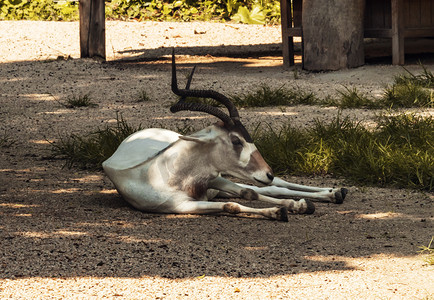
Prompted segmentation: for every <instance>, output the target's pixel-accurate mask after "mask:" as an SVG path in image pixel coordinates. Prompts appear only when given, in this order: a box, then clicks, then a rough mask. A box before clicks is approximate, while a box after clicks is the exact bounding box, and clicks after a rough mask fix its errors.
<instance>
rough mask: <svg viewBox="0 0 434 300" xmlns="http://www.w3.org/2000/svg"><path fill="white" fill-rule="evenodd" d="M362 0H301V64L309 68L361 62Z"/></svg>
mask: <svg viewBox="0 0 434 300" xmlns="http://www.w3.org/2000/svg"><path fill="white" fill-rule="evenodd" d="M364 8H365V0H351V1H342V0H303V13H302V14H303V16H302V22H303V26H302V27H303V45H304V49H303V67H304V68H305V69H307V70H311V71H322V70H338V69H342V68H354V67H358V66H361V65H363V64H364V62H365V53H364V46H363V20H364Z"/></svg>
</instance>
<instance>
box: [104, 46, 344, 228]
mask: <svg viewBox="0 0 434 300" xmlns="http://www.w3.org/2000/svg"><path fill="white" fill-rule="evenodd" d="M193 73H194V69H193V71H192V72H191V74H190V76H189V78H188V81H187V86H186V88H185V89H179V88H178V83H177V78H176V63H175V56H174V54H172V91H173V92H174V93H175V94H176V95H178V96H180V100H179V102H177V103H176V104H174V105H173V106H172V107H171V108H170V110H171V111H172V112H173V113H175V112H178V111H182V110H187V111H199V112H204V113H208V114H211V115H213V116H215V117H217V118H218V119H220V121H219V122H218V123H216V124H215V125H212V126H209V127H207V128H205V129H202V130H200V131H198V132H196V133H193V134H191V135H187V136H182V135H180V134H178V133H176V132H173V131H169V130H165V129H158V128H152V129H144V130H141V131H139V132H136V133H134V134H132V135H130V136H129V137H128V138H126V139H125V140H124V141H123V142H122V143H121V145H120V146H119V148H118V149H117V150H116V152H115V153H114V154H113V155H112V156H111V157H110V158H109V159H107V160H106V161H105V162H104V163H103V168H104V171H105V172H106V174H107V175H108V177H109V178H110V179H111V181H112V182H113V183H114V185H115V186H116V189H117V190H118V192H119V193H120V194H121V195H122V196H123V198H124V199H125V200H126V201H128V202H129V203H130V204H131V205H132V206H134V207H135V208H137V209H139V210H142V211H145V212H154V213H177V214H209V213H218V212H226V213H231V214H238V213H250V214H259V215H262V216H265V217H267V218H270V219H276V220H281V221H288V211H289V212H292V213H300V214H311V213H313V212H314V210H315V206H314V205H313V203H312V202H311V201H310V200H308V199H311V200H320V201H331V202H335V203H342V201H343V200H344V198H345V196H346V193H347V190H346V189H332V188H316V187H308V186H302V185H297V184H292V183H288V182H286V181H284V180H282V179H280V178H277V177H274V176H273V172H272V170H271V168H270V167H269V166H268V164H267V163H266V162H265V160H264V159H263V157H262V156H261V154H260V153H259V151H258V150H257V148H256V147H255V145H254V144H253V140H252V138H251V137H250V135H249V133H248V132H247V130H246V128H245V127H244V126H243V124H242V123H241V122H240V117H239V114H238V111H237V109H236V107H235V106H234V104H233V103H232V102H231V101H230V100H229V99H228V98H227V97H226V96H224V95H223V94H221V93H218V92H216V91H213V90H194V89H190V83H191V80H192V77H193ZM186 97H198V98H211V99H214V100H216V101H218V102H220V103H221V104H222V105H223V106H225V107H226V109H227V110H228V112H229V113H228V114H226V113H224V112H223V111H222V110H221V109H219V108H216V107H213V106H210V105H207V104H202V103H191V102H186V101H185V98H186ZM224 175H229V176H233V177H236V178H239V179H241V180H247V181H250V182H251V183H254V184H256V185H259V186H261V187H257V186H248V185H240V184H235V183H233V182H231V181H230V180H228V179H226V178H224V177H222V176H224ZM214 197H219V198H236V197H240V198H245V199H250V200H259V201H266V202H269V203H272V204H273V205H275V207H272V208H251V207H246V206H243V205H240V204H238V203H234V202H216V201H208V200H210V199H212V198H214ZM292 197H294V198H298V199H300V200H292V199H289V198H292ZM282 198H283V199H282Z"/></svg>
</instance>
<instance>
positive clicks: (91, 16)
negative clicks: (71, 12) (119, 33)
mask: <svg viewBox="0 0 434 300" xmlns="http://www.w3.org/2000/svg"><path fill="white" fill-rule="evenodd" d="M104 10H105V4H104V0H80V4H79V13H80V55H81V57H82V58H84V57H94V58H98V57H99V58H102V59H104V60H105V58H106V54H105V11H104Z"/></svg>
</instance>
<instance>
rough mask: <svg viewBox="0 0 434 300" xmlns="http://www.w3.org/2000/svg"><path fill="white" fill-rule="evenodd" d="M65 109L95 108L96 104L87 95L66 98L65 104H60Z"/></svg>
mask: <svg viewBox="0 0 434 300" xmlns="http://www.w3.org/2000/svg"><path fill="white" fill-rule="evenodd" d="M62 105H63V106H65V107H66V108H76V107H97V106H98V104H96V103H94V102H92V99H91V97H90V95H89V94H85V95H81V96H75V95H73V96H72V97H68V98H67V99H66V102H65V103H63V104H62Z"/></svg>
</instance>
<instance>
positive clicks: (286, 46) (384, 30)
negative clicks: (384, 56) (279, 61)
mask: <svg viewBox="0 0 434 300" xmlns="http://www.w3.org/2000/svg"><path fill="white" fill-rule="evenodd" d="M311 1H312V0H281V13H282V41H283V61H284V65H285V66H291V65H293V64H294V43H293V37H301V38H302V52H303V55H304V54H305V50H304V49H303V26H306V24H304V22H303V18H302V16H303V4H305V5H306V3H308V2H311ZM364 9H365V13H364V22H363V23H364V24H363V29H362V30H363V32H364V37H366V38H390V39H392V57H393V59H392V61H393V64H401V65H402V64H404V54H405V53H404V42H405V38H413V37H434V0H366V1H365V8H364ZM345 13H346V12H345V11H342V14H345ZM433 51H434V49H433Z"/></svg>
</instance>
